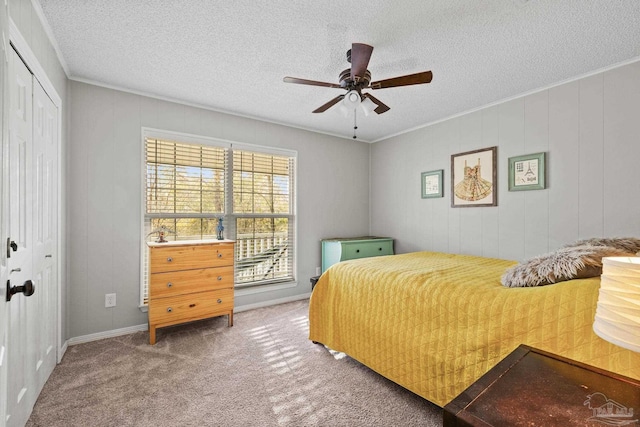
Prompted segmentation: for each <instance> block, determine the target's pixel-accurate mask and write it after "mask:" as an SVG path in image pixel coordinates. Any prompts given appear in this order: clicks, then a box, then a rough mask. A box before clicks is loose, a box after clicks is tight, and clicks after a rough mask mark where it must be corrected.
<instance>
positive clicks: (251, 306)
mask: <svg viewBox="0 0 640 427" xmlns="http://www.w3.org/2000/svg"><path fill="white" fill-rule="evenodd" d="M310 297H311V292H309V293H307V294H300V295H294V296H291V297H286V298H280V299H272V300H269V301H264V302H257V303H255V304H245V305H240V306H237V307H234V308H233V312H234V313H241V312H243V311H247V310H253V309H255V308H262V307H269V306H271V305H278V304H284V303H286V302H293V301H300V300H303V299H309V298H310Z"/></svg>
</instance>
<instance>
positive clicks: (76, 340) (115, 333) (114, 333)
mask: <svg viewBox="0 0 640 427" xmlns="http://www.w3.org/2000/svg"><path fill="white" fill-rule="evenodd" d="M310 297H311V292H309V293H306V294H301V295H294V296H291V297H286V298H279V299H275V300H269V301H263V302H258V303H255V304H245V305H241V306H238V307H234V308H233V312H234V313H241V312H243V311H248V310H253V309H256V308H262V307H269V306H272V305H278V304H284V303H287V302H293V301H300V300H303V299H309V298H310ZM148 329H149V326H148V325H147V324H146V323H145V324H144V325H137V326H129V327H126V328H120V329H113V330H111V331H104V332H97V333H95V334H88V335H81V336H79V337H73V338H70V339H69V340H67V341H65V343H64V345H63V346H62V349H61V355H60V357H59V358H60V360H62V355H64V353H65V352H66V351H67V347H68V346H70V345H76V344H82V343H86V342H91V341H97V340H101V339H104V338H113V337H119V336H121V335H128V334H133V333H135V332H140V331H146V330H148ZM58 363H59V362H58Z"/></svg>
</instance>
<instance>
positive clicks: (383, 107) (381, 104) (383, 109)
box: [362, 93, 391, 114]
mask: <svg viewBox="0 0 640 427" xmlns="http://www.w3.org/2000/svg"><path fill="white" fill-rule="evenodd" d="M362 96H363V97H364V98H369V99H370V100H371V101H373V103H374V104H376V105H377V106H378V107H377V108H376V109H375V110H373V111H374V112H375V113H377V114H382V113H386V112H387V111H389V110H390V109H391V108H389V107H388V106H387V105H386V104H385V103H384V102H382V101H380V100H379V99H378V98H376V97H375V96H373V95H371V94H370V93H363V94H362Z"/></svg>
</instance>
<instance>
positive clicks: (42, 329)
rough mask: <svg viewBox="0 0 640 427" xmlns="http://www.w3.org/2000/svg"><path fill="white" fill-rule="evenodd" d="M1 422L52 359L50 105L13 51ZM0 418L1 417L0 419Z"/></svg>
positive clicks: (53, 139)
mask: <svg viewBox="0 0 640 427" xmlns="http://www.w3.org/2000/svg"><path fill="white" fill-rule="evenodd" d="M9 97H10V103H9V105H10V108H9V115H10V118H9V150H8V157H9V165H8V166H9V171H8V181H9V186H8V188H9V199H8V200H7V202H8V204H9V215H8V218H7V220H8V231H9V239H10V242H13V248H11V249H10V250H9V252H10V255H11V256H10V258H8V259H7V268H8V270H9V280H10V282H11V286H18V287H20V286H22V287H23V290H27V289H29V285H28V284H32V285H33V290H34V292H33V293H32V295H30V296H28V295H27V294H28V293H29V292H21V293H20V292H18V293H15V294H14V295H12V297H11V300H10V301H9V302H7V303H6V309H7V311H8V313H7V317H8V329H7V339H6V342H7V346H6V348H7V366H8V369H7V395H6V413H7V417H6V422H7V426H23V425H24V424H25V423H26V421H27V420H28V418H29V415H30V414H31V410H32V409H33V405H34V404H35V402H36V400H37V398H38V395H39V393H40V391H41V390H42V387H43V386H44V383H45V382H46V381H47V379H48V378H49V375H50V374H51V372H52V371H53V368H54V367H55V364H56V336H57V331H56V325H57V292H58V283H57V271H56V269H57V261H56V260H57V257H58V254H57V253H56V249H57V239H58V236H57V224H58V205H57V203H58V200H57V194H58V193H57V184H56V183H57V173H58V171H57V150H58V143H57V142H58V141H57V136H58V129H57V124H58V111H57V108H56V107H55V105H54V104H53V102H52V101H51V99H49V97H48V96H47V94H46V92H45V91H44V89H43V88H42V86H41V85H40V83H39V82H38V81H37V80H36V79H35V78H33V76H32V75H31V72H30V71H29V70H28V68H27V67H26V65H25V64H24V63H23V62H22V60H21V59H20V57H19V56H18V54H17V53H15V51H13V50H11V58H10V61H9ZM0 425H1V422H0Z"/></svg>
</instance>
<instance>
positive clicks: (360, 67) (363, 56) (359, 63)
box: [351, 43, 373, 83]
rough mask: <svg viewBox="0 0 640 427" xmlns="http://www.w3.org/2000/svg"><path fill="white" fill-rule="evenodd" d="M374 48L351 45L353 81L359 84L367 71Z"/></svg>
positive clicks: (363, 45) (358, 44)
mask: <svg viewBox="0 0 640 427" xmlns="http://www.w3.org/2000/svg"><path fill="white" fill-rule="evenodd" d="M371 52H373V46H369V45H368V44H362V43H353V44H352V45H351V80H353V81H354V82H356V83H357V82H358V81H359V80H360V79H361V78H362V77H363V76H364V73H365V72H366V71H367V67H368V66H369V60H370V59H371Z"/></svg>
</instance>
